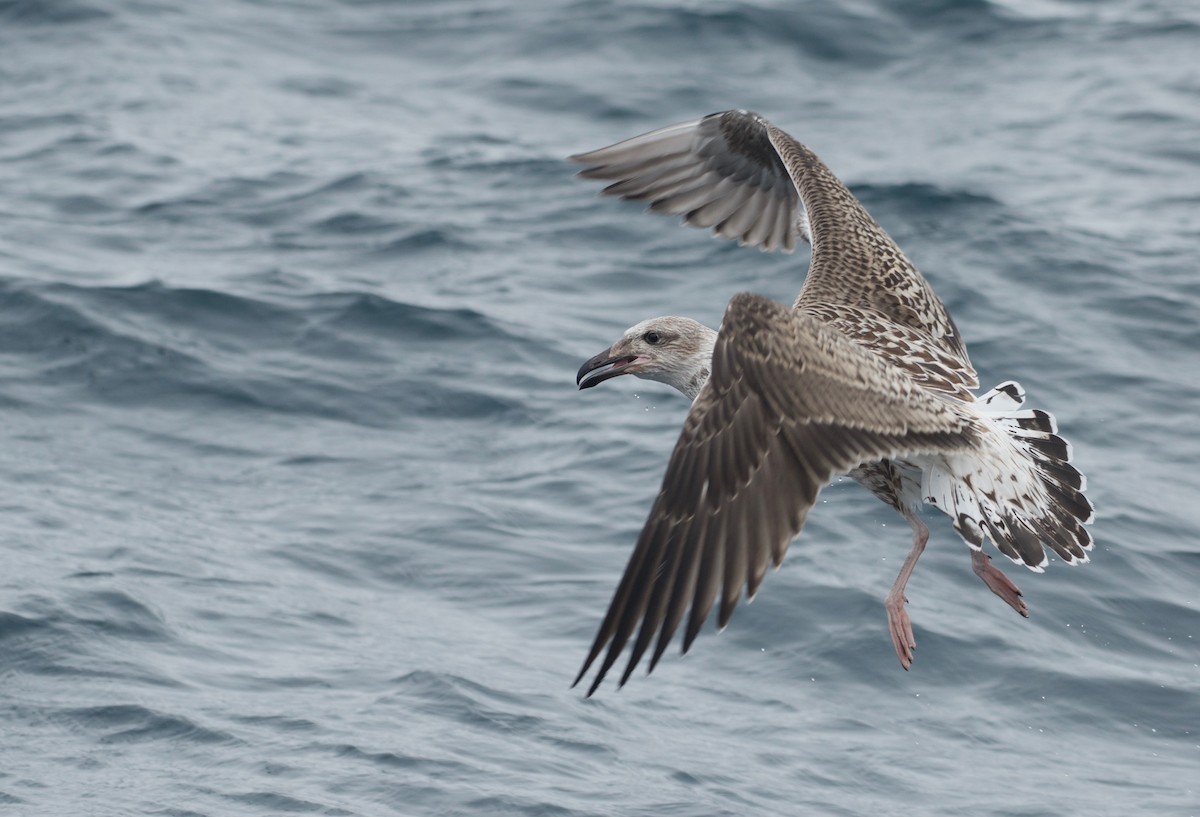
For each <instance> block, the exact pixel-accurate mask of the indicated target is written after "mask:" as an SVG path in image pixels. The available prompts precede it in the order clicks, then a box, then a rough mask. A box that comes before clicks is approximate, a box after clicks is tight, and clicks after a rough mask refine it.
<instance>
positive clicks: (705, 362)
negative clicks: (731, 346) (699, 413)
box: [575, 317, 717, 400]
mask: <svg viewBox="0 0 1200 817" xmlns="http://www.w3.org/2000/svg"><path fill="white" fill-rule="evenodd" d="M716 339H717V333H716V332H714V331H713V330H712V329H709V328H708V327H707V326H705V325H704V324H702V323H697V322H696V321H694V320H692V319H691V318H676V317H664V318H651V319H650V320H648V321H642V322H641V323H639V324H637V325H636V326H631V327H630V328H629V329H626V330H625V334H623V335H622V336H621V339H620V340H618V341H617V342H616V343H614V344H613V345H612V346H610V347H609V348H608V349H605V350H604V351H603V352H601V353H600V354H598V355H596V356H595V357H593V358H592V359H591V360H589V361H587V362H586V363H584V364H583V365H582V366H580V367H579V375H578V376H577V377H576V378H575V382H576V383H578V384H579V388H581V389H590V388H591V387H592V386H595V385H598V384H600V383H603V382H604V381H605V380H609V379H611V378H614V377H617V376H619V375H623V374H632V375H636V376H638V377H641V378H644V379H646V380H657V381H658V382H660V383H666V384H667V385H668V386H674V387H675V388H677V389H679V391H681V392H683V393H684V394H685V395H687V396H688V397H689V398H691V399H693V400H694V399H695V398H696V395H697V394H699V393H700V388H701V387H702V386H703V385H704V384H705V383H706V382H707V381H708V375H709V371H710V369H711V367H712V352H713V344H714V343H715V342H716Z"/></svg>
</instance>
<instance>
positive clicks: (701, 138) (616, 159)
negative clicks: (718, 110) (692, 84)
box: [571, 111, 808, 252]
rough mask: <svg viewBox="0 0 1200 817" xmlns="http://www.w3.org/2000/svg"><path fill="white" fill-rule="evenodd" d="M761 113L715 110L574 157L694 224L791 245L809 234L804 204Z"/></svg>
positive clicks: (591, 174) (612, 189)
mask: <svg viewBox="0 0 1200 817" xmlns="http://www.w3.org/2000/svg"><path fill="white" fill-rule="evenodd" d="M761 122H765V120H762V119H760V118H759V117H757V116H755V115H754V114H747V113H746V112H745V111H730V112H728V113H724V114H712V115H711V116H706V117H704V118H703V119H699V120H696V121H694V122H684V123H681V124H679V125H671V126H670V127H667V128H662V129H660V130H656V131H651V132H650V133H645V134H642V135H641V136H635V137H633V138H632V139H626V140H625V141H624V142H619V143H617V144H615V145H611V146H610V147H606V148H601V149H600V150H593V151H591V152H589V153H579V154H576V155H575V156H572V157H571V159H572V160H573V161H576V162H581V163H583V164H587V165H590V167H588V168H587V169H586V170H583V171H580V174H579V175H580V176H583V177H584V178H588V179H608V180H612V181H613V184H610V185H609V186H608V187H606V188H605V189H604V192H605V193H606V194H608V195H612V196H620V197H621V198H625V199H635V200H645V201H649V202H650V210H651V211H653V212H655V213H668V214H674V215H680V214H681V215H683V217H684V221H685V222H686V223H687V224H690V225H692V226H694V227H712V228H713V233H714V234H716V235H720V236H724V237H725V238H734V239H737V241H738V243H739V244H752V245H754V246H757V247H759V248H761V249H763V250H776V249H783V250H784V251H787V252H790V251H791V250H792V249H794V248H795V246H796V237H797V236H800V237H801V238H803V239H804V240H806V241H807V240H808V235H807V227H806V221H805V218H804V210H803V208H802V207H801V204H800V197H799V196H798V195H797V194H796V187H795V185H793V184H792V180H791V178H790V177H789V176H788V171H787V168H785V167H784V166H783V163H782V162H781V161H780V159H779V156H778V154H777V153H776V152H775V147H774V146H773V145H772V144H771V141H770V139H769V138H768V136H767V132H766V129H765V128H764V127H762V125H761V124H760V123H761Z"/></svg>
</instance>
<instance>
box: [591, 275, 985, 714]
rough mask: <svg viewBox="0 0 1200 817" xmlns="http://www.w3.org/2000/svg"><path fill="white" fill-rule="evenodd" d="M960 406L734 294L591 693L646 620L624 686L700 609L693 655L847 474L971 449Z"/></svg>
mask: <svg viewBox="0 0 1200 817" xmlns="http://www.w3.org/2000/svg"><path fill="white" fill-rule="evenodd" d="M975 434H976V432H975V431H973V430H972V427H971V425H970V422H969V420H968V418H967V415H966V414H965V413H964V412H963V411H962V410H961V409H959V408H958V407H957V406H956V405H955V404H953V403H951V402H948V401H946V400H942V399H940V398H938V397H937V396H935V395H934V394H932V393H930V392H929V391H927V390H925V389H924V388H922V387H921V386H919V385H918V384H917V383H916V382H915V381H914V380H912V379H911V378H910V377H909V376H907V375H906V374H905V373H904V372H902V371H900V370H898V369H896V368H894V367H891V366H889V365H888V364H887V363H885V362H884V361H883V360H882V359H880V358H879V357H877V356H876V355H874V354H872V353H870V352H868V351H866V350H864V349H862V348H860V347H859V346H857V345H856V344H854V343H853V342H851V341H849V340H847V339H846V338H844V337H842V336H841V335H840V334H838V332H837V331H835V330H834V329H832V328H830V327H828V326H826V325H825V324H824V323H823V322H822V321H821V320H819V319H817V318H814V317H812V316H810V315H807V314H805V313H803V312H796V311H793V310H789V309H787V308H785V307H783V306H782V305H780V304H777V303H775V302H773V301H771V300H769V299H766V298H763V297H761V296H757V295H750V294H748V293H743V294H741V295H737V296H735V297H734V299H733V300H732V301H731V302H730V304H729V307H728V309H727V310H726V312H725V319H724V321H723V323H722V325H721V330H720V334H719V335H718V338H717V343H716V348H715V350H714V352H713V370H712V376H711V378H710V380H709V382H708V384H707V385H706V386H705V388H704V390H703V391H702V392H701V393H700V395H699V396H698V397H697V398H696V401H695V402H694V403H693V405H692V409H691V412H690V413H689V414H688V418H687V420H686V422H685V423H684V427H683V432H682V433H681V434H680V437H679V442H678V443H677V444H676V446H675V451H674V453H673V454H672V455H671V461H670V464H669V465H668V466H667V472H666V476H665V477H664V478H663V484H662V489H661V490H660V491H659V494H658V497H657V499H656V500H655V502H654V506H653V508H652V509H651V511H650V517H649V519H648V520H647V521H646V526H645V528H643V530H642V533H641V535H640V536H639V537H638V542H637V546H636V548H635V549H634V552H633V556H632V557H631V559H630V560H629V565H628V567H627V568H626V570H625V575H624V577H623V578H622V579H621V583H620V585H619V586H618V587H617V591H616V594H615V595H614V597H613V600H612V603H611V605H610V606H609V609H608V614H607V615H606V616H605V619H604V622H603V624H602V625H601V626H600V631H599V632H598V633H597V635H596V640H595V642H594V643H593V645H592V649H591V652H590V653H589V654H588V657H587V660H586V661H585V662H584V665H583V668H582V669H581V670H580V672H579V676H578V677H577V678H576V679H575V683H579V681H580V680H581V679H582V678H583V676H584V675H585V674H586V673H587V671H588V669H589V668H590V667H591V666H592V664H593V662H595V660H596V659H597V658H598V657H599V655H600V653H601V652H602V651H603V650H604V648H605V647H606V646H607V647H608V652H607V654H606V655H605V657H604V660H603V662H602V663H601V666H600V670H599V672H598V673H597V675H596V677H595V680H594V681H593V683H592V685H591V688H590V689H589V690H588V695H591V694H592V693H593V692H594V691H595V690H596V688H597V687H598V686H599V685H600V682H601V680H603V678H604V676H605V674H606V673H607V672H608V671H609V669H610V668H611V667H612V665H613V664H614V663H615V662H616V660H617V658H618V657H619V655H620V654H621V651H622V650H623V649H624V647H625V645H626V644H627V643H628V642H629V640H630V638H631V637H632V636H633V632H634V630H635V629H636V628H637V627H638V625H639V623H640V626H641V629H640V630H639V632H638V634H637V638H636V640H635V642H634V645H633V651H632V654H631V656H630V658H629V663H628V664H627V666H626V668H625V671H624V674H623V675H622V677H621V684H624V683H625V681H626V680H627V679H628V678H629V675H630V673H632V671H633V669H634V667H635V666H637V664H638V662H639V661H640V660H641V657H642V656H643V654H644V653H645V652H646V650H647V649H648V648H649V646H650V643H651V641H655V640H656V639H657V641H656V645H655V648H654V653H653V657H652V658H651V659H650V665H649V667H650V669H651V670H653V668H654V666H655V664H657V662H658V660H659V658H660V657H661V656H662V654H663V651H664V650H665V649H666V647H667V644H668V643H669V642H670V640H671V637H672V635H673V634H674V633H675V631H676V629H677V628H678V627H679V625H680V623H681V622H682V621H683V617H684V615H685V613H688V611H689V608H690V613H689V614H688V623H687V628H686V631H685V634H684V638H683V651H684V652H687V650H688V648H689V647H690V646H691V643H692V641H693V639H694V638H695V637H696V634H697V633H698V632H699V630H700V627H701V625H702V624H703V623H704V621H705V619H706V618H707V617H708V613H709V611H710V610H711V608H712V605H713V604H714V602H715V600H716V598H717V595H718V592H719V593H720V595H721V606H720V612H719V615H718V623H719V624H720V626H724V625H725V624H726V622H727V621H728V620H729V617H730V615H731V614H732V612H733V609H734V607H735V606H736V604H737V602H738V599H739V598H740V596H741V592H742V588H743V586H744V587H745V588H746V593H747V596H748V597H751V596H753V595H754V593H755V592H756V591H757V590H758V587H759V584H760V582H761V581H762V579H763V576H764V574H765V573H766V569H767V564H768V562H770V563H773V564H774V565H776V566H778V565H779V563H780V562H781V560H782V559H783V555H784V552H785V551H786V550H787V546H788V543H789V542H790V541H791V540H792V538H793V537H794V536H795V535H796V534H797V533H799V531H800V528H801V526H802V525H803V524H804V519H805V517H806V516H807V514H808V511H809V509H810V508H812V506H813V504H814V502H815V501H816V497H817V492H818V491H820V489H821V488H822V487H823V486H824V485H825V484H826V483H828V482H829V480H830V479H831V478H832V477H833V475H834V474H837V473H841V472H845V471H848V470H850V469H852V468H853V467H855V466H857V465H859V464H860V463H863V462H868V461H874V460H878V459H881V458H884V457H894V456H898V455H902V454H919V453H935V452H952V451H963V450H965V449H971V448H972V447H973V446H974V445H975V436H974V435H975Z"/></svg>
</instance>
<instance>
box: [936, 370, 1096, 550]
mask: <svg viewBox="0 0 1200 817" xmlns="http://www.w3.org/2000/svg"><path fill="white" fill-rule="evenodd" d="M1024 400H1025V392H1024V391H1023V390H1022V389H1021V387H1020V386H1019V385H1018V384H1016V383H1014V382H1012V381H1009V382H1007V383H1001V384H1000V385H999V386H997V387H996V388H994V389H992V390H991V391H989V392H987V393H986V394H983V395H981V396H979V397H978V398H976V400H975V403H974V406H973V408H974V409H975V412H976V414H977V416H978V417H979V420H980V424H979V428H980V431H981V433H980V443H981V445H980V447H979V449H978V450H977V452H975V453H974V454H967V453H966V452H964V453H963V454H954V455H948V456H943V457H939V458H937V459H936V460H935V461H934V462H933V463H932V464H931V466H930V467H928V468H926V469H925V476H924V480H923V483H922V486H921V489H922V493H923V494H924V498H925V501H926V502H929V503H931V504H933V505H935V506H937V507H938V508H941V509H942V510H943V511H944V512H945V513H947V514H949V516H950V518H951V519H953V520H954V528H955V530H957V531H958V532H959V534H960V535H961V536H962V538H963V539H965V540H966V541H967V543H968V544H969V545H971V547H973V548H975V549H976V550H979V549H980V548H981V547H982V546H983V540H984V539H988V540H990V541H991V542H992V544H994V545H995V546H996V547H997V548H998V549H999V550H1000V552H1001V553H1003V554H1004V555H1005V556H1007V557H1008V558H1010V559H1012V560H1013V561H1014V562H1018V563H1020V564H1024V565H1026V566H1027V567H1029V568H1031V569H1032V570H1036V571H1039V572H1040V571H1041V569H1042V567H1043V566H1044V565H1045V564H1046V561H1047V560H1046V553H1045V550H1044V547H1043V546H1048V547H1049V548H1050V549H1051V550H1053V551H1054V552H1055V553H1057V554H1058V555H1059V556H1060V557H1061V558H1062V559H1063V561H1065V562H1067V563H1069V564H1082V563H1084V562H1086V561H1088V557H1087V551H1088V550H1091V548H1092V537H1091V534H1090V533H1089V532H1088V530H1087V528H1085V527H1084V525H1086V524H1088V523H1089V522H1091V521H1092V517H1093V515H1094V510H1093V508H1092V504H1091V503H1090V502H1088V500H1087V498H1086V497H1085V496H1084V495H1083V492H1084V489H1085V488H1086V487H1087V481H1086V480H1085V479H1084V476H1083V474H1081V473H1079V471H1078V469H1076V468H1075V466H1074V465H1071V446H1070V444H1069V443H1068V442H1067V441H1066V440H1064V439H1063V438H1062V437H1060V436H1058V433H1057V431H1058V429H1057V426H1056V424H1055V422H1054V417H1053V416H1051V415H1050V414H1049V413H1047V412H1045V411H1041V410H1039V409H1022V408H1021V404H1022V403H1023V402H1024Z"/></svg>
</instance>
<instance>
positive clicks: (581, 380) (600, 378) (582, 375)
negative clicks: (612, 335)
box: [575, 349, 638, 389]
mask: <svg viewBox="0 0 1200 817" xmlns="http://www.w3.org/2000/svg"><path fill="white" fill-rule="evenodd" d="M609 352H611V350H608V349H606V350H605V351H603V352H601V353H600V354H598V355H596V356H595V357H594V358H592V359H591V360H589V361H588V362H586V363H584V364H583V365H582V366H580V367H579V373H578V374H577V375H575V382H576V383H577V384H578V385H579V388H580V389H590V388H591V387H592V386H596V385H599V384H600V383H603V382H604V381H605V380H609V379H611V378H614V377H617V376H619V375H623V374H625V370H626V369H628V368H629V364H631V363H633V362H634V361H635V360H637V359H638V356H637V355H617V356H616V357H613V356H612V355H611V354H609Z"/></svg>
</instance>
